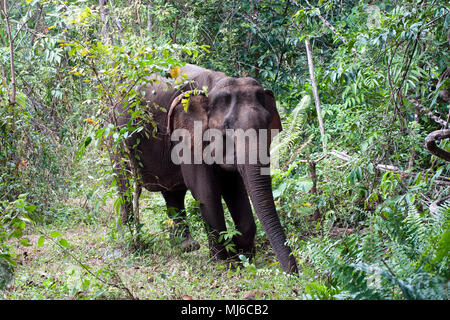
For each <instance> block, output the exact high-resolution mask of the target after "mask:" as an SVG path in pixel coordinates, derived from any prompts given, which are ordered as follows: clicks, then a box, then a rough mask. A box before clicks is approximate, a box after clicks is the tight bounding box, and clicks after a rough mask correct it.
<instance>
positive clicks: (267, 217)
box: [238, 164, 298, 273]
mask: <svg viewBox="0 0 450 320" xmlns="http://www.w3.org/2000/svg"><path fill="white" fill-rule="evenodd" d="M261 168H264V167H262V166H261V165H248V164H247V165H239V166H238V170H239V173H240V174H241V176H242V179H243V180H244V184H245V187H246V189H247V191H248V193H249V195H250V199H251V201H252V204H253V207H254V209H255V211H256V215H257V216H258V218H259V220H260V221H261V225H262V227H263V229H264V231H265V232H266V235H267V238H268V239H269V241H270V244H271V246H272V248H273V250H274V251H275V254H276V256H277V258H278V260H279V261H280V263H281V267H282V269H283V271H285V272H287V273H298V269H297V263H296V262H295V258H294V257H293V256H292V255H291V248H290V247H289V246H287V245H286V236H285V234H284V231H283V228H282V227H281V223H280V219H279V217H278V214H277V211H276V209H275V204H274V200H273V195H272V181H271V178H270V175H261ZM265 169H266V168H265ZM267 169H268V168H267Z"/></svg>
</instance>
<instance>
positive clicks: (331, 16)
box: [0, 0, 450, 300]
mask: <svg viewBox="0 0 450 320" xmlns="http://www.w3.org/2000/svg"><path fill="white" fill-rule="evenodd" d="M449 12H450V6H449V3H448V2H447V1H443V0H405V1H398V0H388V1H377V0H245V1H242V0H229V1H224V0H135V1H130V0H109V1H108V0H98V1H97V0H14V1H12V0H0V16H1V19H0V80H1V83H0V138H1V139H0V300H48V299H50V300H74V299H75V300H99V299H100V300H119V299H120V300H122V299H130V300H131V299H139V300H160V299H163V300H222V299H227V300H228V299H231V300H242V299H243V300H448V298H449V295H448V284H449V281H450V256H449V251H450V229H449V227H450V188H449V187H450V163H449V161H450V143H449V141H448V140H446V139H447V138H450V129H449V128H448V125H449V122H450V109H449V103H450V61H449V58H450V55H449V47H450V15H449ZM187 64H189V65H190V64H192V65H197V66H200V67H202V68H205V69H209V70H213V71H220V72H223V73H225V74H226V75H227V76H230V77H235V78H242V79H248V78H247V77H251V78H253V79H255V80H257V81H258V82H259V83H260V85H261V86H262V87H263V88H264V89H268V90H270V92H271V93H273V95H271V96H272V97H274V99H275V102H274V103H276V109H275V112H278V114H279V118H280V121H281V125H282V131H280V133H279V134H278V135H277V136H275V137H274V138H273V139H272V141H271V145H270V154H271V157H272V166H271V167H270V176H269V177H271V187H272V194H273V201H272V202H271V204H272V205H274V207H275V209H276V213H277V215H278V217H279V220H280V223H281V226H282V229H283V230H284V234H285V240H286V241H285V242H284V243H283V244H282V245H283V246H285V247H289V248H290V250H291V252H290V255H289V259H291V260H290V261H294V260H295V261H296V265H297V268H298V270H297V272H284V271H286V270H287V271H293V270H294V268H293V267H292V263H291V264H290V265H289V266H290V267H289V268H290V269H289V268H286V265H283V259H280V258H279V250H280V249H279V247H277V246H274V245H273V239H272V238H271V237H269V236H268V235H269V234H268V233H267V232H266V231H267V228H268V227H267V226H266V224H264V223H263V222H264V220H262V219H261V217H260V216H259V213H258V212H259V211H258V210H259V209H258V208H259V207H260V204H259V203H258V201H254V198H253V193H252V194H250V198H251V200H252V201H251V205H252V206H253V209H254V210H255V211H256V213H258V215H256V213H255V217H254V221H255V224H256V229H255V231H254V233H255V240H254V255H253V256H248V255H246V254H239V252H240V251H239V250H237V248H236V242H235V241H234V240H235V239H238V238H239V236H242V232H241V231H240V230H238V228H237V227H236V226H235V224H234V223H233V218H234V216H233V217H232V216H231V214H230V210H233V209H229V208H228V207H230V208H232V206H230V205H229V203H227V204H226V205H225V203H224V205H223V208H224V213H225V215H224V216H225V225H226V229H224V230H222V231H220V233H217V235H216V236H217V239H218V240H217V241H219V242H220V244H221V245H222V246H223V247H224V248H225V249H226V252H227V253H234V257H235V259H233V260H229V259H227V260H216V259H214V258H213V257H211V256H210V250H209V244H211V240H210V234H209V233H208V232H209V229H210V227H211V226H210V224H208V222H205V221H204V219H203V218H202V214H204V212H201V210H200V209H201V208H203V207H202V206H203V205H204V204H203V200H202V201H199V200H198V199H196V198H197V197H195V198H194V196H193V192H191V191H188V192H187V194H186V198H185V200H184V208H183V210H182V211H181V214H182V215H183V217H184V219H185V220H186V223H187V224H188V225H189V229H190V234H191V235H192V238H193V239H195V241H196V242H198V244H199V248H196V249H198V250H193V251H190V252H185V251H188V250H182V249H180V247H178V246H176V245H174V243H175V242H174V240H173V237H172V233H171V232H172V231H171V230H173V229H174V225H177V224H178V222H179V220H177V219H178V218H174V217H173V216H171V215H170V214H169V213H170V208H169V209H167V208H166V202H165V199H166V198H165V197H163V195H162V194H161V193H160V192H149V191H148V190H146V189H145V188H143V189H142V188H141V187H140V181H141V180H140V179H141V178H142V176H141V174H140V172H141V170H142V169H141V167H142V166H143V165H142V163H141V162H140V161H141V160H142V159H139V154H138V153H137V152H135V150H136V149H135V147H136V145H138V144H139V142H140V138H138V139H137V140H138V141H137V142H136V145H134V146H133V148H130V147H129V144H127V141H130V139H133V138H135V139H136V137H144V136H145V135H146V136H147V138H149V137H150V136H152V135H156V134H157V131H158V123H157V121H158V120H157V116H156V114H153V113H152V112H153V111H151V110H156V109H152V108H147V109H146V107H145V104H142V103H141V102H142V101H141V100H142V98H141V91H140V90H139V88H141V86H147V85H151V84H153V83H154V81H155V75H157V76H158V77H159V79H164V80H163V82H165V83H167V85H168V86H174V87H177V86H180V84H179V82H180V81H181V82H183V81H187V79H185V78H187V77H184V75H182V74H181V73H182V70H184V69H183V68H185V67H186V65H187ZM202 70H203V69H202ZM180 79H181V80H180ZM198 89H201V90H200V91H202V94H203V95H202V96H201V95H199V96H200V97H203V98H202V99H207V98H208V95H209V94H211V96H212V95H213V94H214V92H213V90H208V87H203V88H202V87H200V88H198ZM209 89H211V88H209ZM194 91H195V90H194ZM264 92H268V91H267V90H266V91H264ZM195 97H196V96H192V97H190V98H189V99H190V100H189V99H187V98H185V99H183V100H182V103H183V106H184V109H185V112H186V115H187V114H188V112H189V108H191V106H190V105H189V103H190V102H189V101H191V103H190V104H193V103H194V102H195V101H197V100H198V99H200V98H198V99H197V98H195ZM118 99H119V100H120V99H122V100H120V101H127V102H126V105H127V106H128V107H129V108H130V110H131V111H132V112H129V114H128V116H129V118H130V120H129V121H128V122H127V123H125V124H122V125H121V124H119V123H118V122H117V121H112V120H111V116H110V114H111V108H112V107H111V106H112V105H114V106H115V105H117V104H118V103H119V102H120V101H119V100H118ZM196 99H197V100H196ZM265 99H266V100H264V101H266V103H267V101H268V100H267V99H268V98H267V95H266V98H265ZM202 101H203V100H202ZM186 102H187V104H186ZM169 105H170V104H169ZM161 110H162V111H163V112H167V111H168V110H166V109H164V108H162V107H161ZM161 110H160V111H161ZM171 111H172V110H171ZM171 111H170V112H171ZM170 112H169V113H170ZM166 117H167V115H166ZM114 119H115V118H114ZM169 120H170V119H169ZM169 127H170V125H169ZM226 127H227V125H226ZM148 128H150V129H151V128H153V130H147V129H148ZM152 131H153V132H152ZM144 132H145V134H144ZM142 139H144V138H142ZM117 154H119V155H120V156H119V158H117V157H115V156H114V155H117ZM152 156H153V157H157V156H158V155H157V154H153V155H150V157H152ZM132 158H133V159H134V158H136V160H132ZM155 159H156V158H155ZM142 161H143V160H142ZM136 163H137V164H136ZM117 167H120V168H121V169H120V170H121V171H120V170H119V171H120V175H119V171H118V170H116V168H117ZM119 176H120V177H122V178H120V177H119ZM183 177H185V176H184V175H183ZM185 179H186V178H185ZM244 182H245V183H247V180H245V179H244ZM186 184H188V183H187V182H186ZM269 184H270V181H269ZM123 186H126V190H122V189H121V187H123ZM119 191H123V192H122V193H121V192H119ZM244 195H245V196H247V195H246V194H245V193H244ZM219 199H220V197H219ZM225 200H226V199H225ZM247 200H248V197H246V199H245V203H250V202H248V201H247ZM126 201H128V202H126ZM166 201H167V199H166ZM219 201H220V200H219ZM127 203H129V207H130V208H129V210H128V211H129V212H128V214H129V217H126V216H125V214H124V210H125V209H124V208H128V207H127ZM250 210H251V209H250ZM288 269H289V270H288Z"/></svg>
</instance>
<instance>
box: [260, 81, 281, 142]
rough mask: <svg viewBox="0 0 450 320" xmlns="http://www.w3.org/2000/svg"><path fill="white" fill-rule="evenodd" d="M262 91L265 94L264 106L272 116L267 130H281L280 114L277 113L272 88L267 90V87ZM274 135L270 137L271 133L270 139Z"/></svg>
mask: <svg viewBox="0 0 450 320" xmlns="http://www.w3.org/2000/svg"><path fill="white" fill-rule="evenodd" d="M264 93H265V96H266V108H267V110H269V112H270V114H271V116H272V119H271V121H270V124H269V132H271V131H270V129H278V130H279V131H281V130H283V127H282V126H281V119H280V115H279V114H278V111H277V105H276V102H275V96H274V94H273V92H272V90H269V89H265V90H264ZM274 137H275V136H273V137H272V135H271V136H270V140H272V139H273V138H274Z"/></svg>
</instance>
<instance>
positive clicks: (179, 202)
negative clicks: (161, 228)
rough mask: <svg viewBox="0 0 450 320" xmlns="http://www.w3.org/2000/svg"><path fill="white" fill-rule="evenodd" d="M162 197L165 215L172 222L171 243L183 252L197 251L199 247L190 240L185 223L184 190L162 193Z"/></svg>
mask: <svg viewBox="0 0 450 320" xmlns="http://www.w3.org/2000/svg"><path fill="white" fill-rule="evenodd" d="M162 195H163V197H164V200H165V201H166V206H167V215H168V216H169V218H170V219H172V220H173V222H174V225H173V227H172V229H171V231H170V237H171V238H172V241H173V243H174V244H176V245H179V246H180V248H181V249H182V250H183V251H185V252H190V251H194V250H198V249H199V248H200V245H199V243H198V242H197V241H195V240H194V238H192V236H191V234H190V232H189V226H188V224H187V221H186V210H185V208H184V196H185V195H186V190H179V191H164V192H162Z"/></svg>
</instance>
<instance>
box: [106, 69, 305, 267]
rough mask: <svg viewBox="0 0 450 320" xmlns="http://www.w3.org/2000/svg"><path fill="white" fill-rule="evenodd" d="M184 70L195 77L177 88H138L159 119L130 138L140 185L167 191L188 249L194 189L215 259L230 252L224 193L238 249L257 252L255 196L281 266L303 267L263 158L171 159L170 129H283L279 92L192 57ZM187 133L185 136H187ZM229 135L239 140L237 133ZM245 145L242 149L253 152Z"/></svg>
mask: <svg viewBox="0 0 450 320" xmlns="http://www.w3.org/2000/svg"><path fill="white" fill-rule="evenodd" d="M180 70H181V75H182V76H180V79H181V78H182V77H184V78H186V77H187V78H188V80H189V81H188V82H187V83H186V84H184V85H182V86H181V87H180V88H178V89H177V88H174V87H172V86H168V85H167V84H166V82H165V81H163V80H162V79H160V80H161V81H160V82H159V83H158V82H152V83H150V84H147V85H145V86H143V87H142V88H141V89H140V90H139V91H140V92H142V100H141V104H142V105H144V106H145V107H146V110H147V112H148V113H149V114H151V118H152V119H153V123H156V127H153V126H152V125H150V124H148V125H146V126H147V127H148V128H146V129H147V131H149V132H153V134H144V133H143V132H140V133H138V134H134V135H133V136H132V137H130V138H128V140H127V142H126V143H127V145H129V146H130V147H131V146H136V147H135V148H134V149H133V151H132V153H133V155H134V156H135V157H137V158H138V159H139V161H140V164H139V166H138V167H139V170H140V176H141V182H140V187H143V188H146V189H147V190H148V191H151V192H161V194H162V196H163V197H164V199H165V202H166V206H167V214H168V216H169V218H172V219H173V221H174V226H173V228H172V230H171V235H172V237H173V236H174V235H175V234H178V235H179V236H180V237H181V242H180V246H181V247H182V248H183V250H185V251H190V250H196V249H198V248H199V244H198V242H197V241H195V240H194V239H193V238H192V236H191V235H190V231H189V226H188V225H187V223H186V213H185V206H184V198H185V194H186V192H187V190H190V192H191V194H192V196H193V197H194V198H195V199H196V200H197V201H198V202H199V207H200V213H201V216H202V218H203V220H204V222H205V225H206V226H207V229H208V231H209V232H208V242H209V249H210V255H211V257H212V258H214V259H216V260H226V259H228V258H230V256H231V255H232V253H230V252H228V251H227V250H226V248H225V245H224V242H223V239H221V237H220V235H221V233H222V232H224V231H226V224H225V216H224V209H223V206H222V199H223V200H224V201H225V203H226V205H227V207H228V210H229V212H230V214H231V217H232V219H233V222H234V223H235V226H236V229H237V230H238V231H239V233H238V234H236V235H235V236H234V237H233V239H232V241H233V243H234V245H235V249H237V253H238V254H244V255H246V256H249V257H252V256H254V254H255V252H254V250H255V242H254V241H255V234H256V224H255V221H254V218H253V212H252V207H251V204H250V201H251V203H252V204H253V207H254V210H255V212H256V215H257V217H258V218H259V220H260V222H261V225H262V228H263V229H264V231H265V233H266V235H267V237H268V240H269V242H270V244H271V246H272V248H273V250H274V252H275V255H276V257H277V259H278V260H279V262H280V265H281V267H282V270H283V271H285V272H287V273H297V272H298V268H297V264H296V260H295V258H294V257H293V255H292V251H291V248H290V247H289V246H288V245H287V244H286V236H285V233H284V230H283V228H282V225H281V223H280V219H279V217H278V214H277V211H276V207H275V204H274V199H273V195H272V185H271V177H270V175H268V174H263V170H262V169H266V170H267V169H268V167H269V166H270V164H267V163H261V161H259V160H258V161H257V162H256V163H250V162H248V161H247V162H244V163H238V162H237V161H235V159H234V160H232V161H231V162H227V163H214V162H213V163H210V162H209V163H206V162H205V161H201V162H198V161H197V162H195V161H193V162H191V163H189V162H182V163H175V162H174V160H173V152H172V151H173V150H174V147H175V146H176V144H175V143H174V141H172V140H173V136H172V133H174V132H175V131H176V130H177V129H183V130H184V131H183V132H185V133H191V134H192V133H193V132H194V131H195V128H194V124H195V123H197V124H198V128H201V131H202V132H204V131H205V130H207V129H215V130H216V132H217V131H218V132H221V133H222V134H223V139H227V136H226V134H227V132H228V131H227V130H233V129H242V130H248V129H255V130H256V129H258V130H259V129H276V130H281V129H282V128H281V120H280V116H279V114H278V112H277V109H276V103H275V98H274V94H273V92H272V91H271V90H268V89H264V88H263V87H262V86H261V84H260V83H259V82H258V81H257V80H255V79H253V78H251V77H240V78H235V77H229V76H227V75H226V74H225V73H223V72H218V71H211V70H208V69H205V68H202V67H199V66H196V65H191V64H186V65H185V66H183V67H182V68H181V69H180ZM202 89H207V92H202ZM186 101H188V106H186ZM121 108H122V109H121V112H118V124H119V125H125V124H126V123H127V122H128V121H130V115H129V113H130V112H128V110H129V108H126V107H124V106H123V105H121ZM155 131H156V133H155ZM271 132H272V131H271ZM171 136H172V139H171ZM272 138H273V136H270V134H269V135H268V138H267V139H268V143H266V148H265V150H260V151H262V152H265V153H266V155H267V154H268V153H269V150H268V148H269V146H268V144H270V140H271V139H272ZM183 139H187V136H185V137H184V138H183ZM261 139H262V138H261ZM137 141H139V143H138V144H137V143H136V142H137ZM227 141H228V142H229V141H230V140H227ZM231 141H232V143H233V141H234V140H231ZM200 144H201V148H203V150H204V148H205V146H206V145H207V142H205V141H201V143H200ZM246 146H247V149H245V150H244V152H250V149H249V147H248V145H246ZM191 147H195V146H192V145H191ZM183 152H185V151H183ZM183 152H181V153H180V154H182V153H183ZM184 155H186V154H184ZM231 156H232V157H233V153H231ZM132 158H134V157H133V156H132ZM132 161H136V160H135V159H134V160H132ZM115 172H116V175H117V177H118V179H117V181H118V188H119V193H121V194H122V196H123V198H122V199H123V205H122V213H123V215H122V220H123V222H127V219H128V217H129V216H130V212H131V210H132V209H131V208H132V202H131V199H130V196H127V195H125V191H126V177H125V176H124V174H123V172H121V171H120V170H119V169H118V168H116V169H115ZM249 198H250V199H249Z"/></svg>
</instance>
